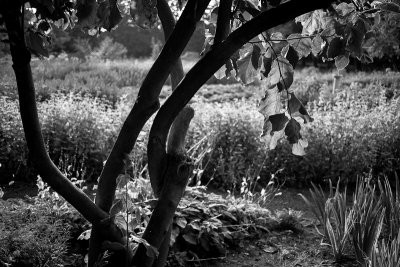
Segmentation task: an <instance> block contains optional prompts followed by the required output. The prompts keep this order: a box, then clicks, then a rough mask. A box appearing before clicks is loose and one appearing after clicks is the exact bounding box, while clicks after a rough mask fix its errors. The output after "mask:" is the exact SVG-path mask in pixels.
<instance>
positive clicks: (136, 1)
mask: <svg viewBox="0 0 400 267" xmlns="http://www.w3.org/2000/svg"><path fill="white" fill-rule="evenodd" d="M156 5H157V0H131V5H130V15H131V17H132V19H133V22H134V23H135V24H136V25H137V26H139V27H141V28H143V29H150V28H153V27H154V26H155V25H156V23H157V18H158V17H157V16H158V11H157V7H156Z"/></svg>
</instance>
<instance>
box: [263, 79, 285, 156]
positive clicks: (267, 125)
mask: <svg viewBox="0 0 400 267" xmlns="http://www.w3.org/2000/svg"><path fill="white" fill-rule="evenodd" d="M281 110H282V103H281V95H280V93H279V91H278V88H277V87H274V88H272V89H267V90H266V91H265V96H264V98H263V99H262V100H261V102H260V104H259V112H260V113H261V114H263V115H264V126H263V131H262V133H261V137H263V139H264V141H265V143H266V146H267V147H268V148H269V149H274V148H275V147H276V145H277V143H278V141H279V140H280V139H281V138H283V137H284V136H285V134H284V130H283V129H282V130H280V131H273V129H276V130H279V129H280V128H281V125H279V124H280V122H281V120H284V118H282V117H281V118H279V116H278V117H274V116H273V115H275V114H278V113H280V112H281ZM271 116H272V118H273V120H274V126H273V125H272V123H271V121H270V118H271Z"/></svg>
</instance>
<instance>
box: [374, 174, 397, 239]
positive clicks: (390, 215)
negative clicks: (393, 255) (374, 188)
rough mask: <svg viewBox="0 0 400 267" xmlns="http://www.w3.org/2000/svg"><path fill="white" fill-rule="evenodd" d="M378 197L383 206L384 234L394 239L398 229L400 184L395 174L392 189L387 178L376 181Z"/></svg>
mask: <svg viewBox="0 0 400 267" xmlns="http://www.w3.org/2000/svg"><path fill="white" fill-rule="evenodd" d="M378 186H379V193H380V195H379V198H380V202H381V204H382V206H383V207H384V208H385V219H384V235H385V236H386V237H387V239H389V240H393V239H395V238H396V237H397V236H398V234H399V232H400V231H399V229H400V184H399V179H398V177H397V175H396V179H395V186H394V191H393V190H392V186H391V185H390V182H389V179H388V178H387V177H384V179H383V181H382V180H379V181H378Z"/></svg>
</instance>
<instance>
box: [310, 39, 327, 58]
mask: <svg viewBox="0 0 400 267" xmlns="http://www.w3.org/2000/svg"><path fill="white" fill-rule="evenodd" d="M323 46H324V40H323V39H322V37H321V35H319V34H317V35H316V36H315V37H314V39H313V40H312V46H311V51H312V53H313V55H314V56H317V55H318V54H319V53H320V52H321V51H322V48H323Z"/></svg>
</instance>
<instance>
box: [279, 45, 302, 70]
mask: <svg viewBox="0 0 400 267" xmlns="http://www.w3.org/2000/svg"><path fill="white" fill-rule="evenodd" d="M282 56H284V57H285V58H286V59H287V60H288V61H289V63H290V65H292V66H293V69H294V68H295V67H296V65H297V62H298V61H299V55H298V53H297V51H296V50H295V49H294V48H293V47H292V46H290V45H287V46H286V47H284V48H283V49H282Z"/></svg>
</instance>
